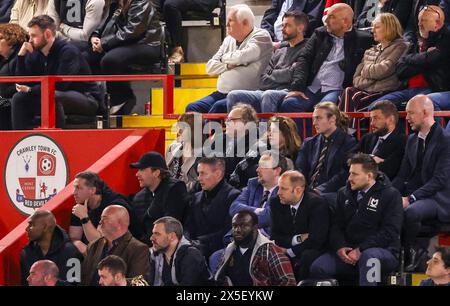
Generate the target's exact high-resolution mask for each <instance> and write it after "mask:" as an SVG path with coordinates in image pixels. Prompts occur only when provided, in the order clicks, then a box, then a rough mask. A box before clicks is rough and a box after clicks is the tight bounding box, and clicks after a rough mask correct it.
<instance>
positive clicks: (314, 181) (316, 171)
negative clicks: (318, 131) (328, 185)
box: [311, 137, 330, 188]
mask: <svg viewBox="0 0 450 306" xmlns="http://www.w3.org/2000/svg"><path fill="white" fill-rule="evenodd" d="M329 146H330V139H329V138H327V137H325V140H324V142H323V146H322V150H321V151H320V156H319V161H318V162H317V165H316V168H315V169H314V173H313V175H312V176H311V186H313V188H315V187H316V186H317V185H318V177H319V174H320V171H322V168H323V165H324V164H325V158H326V157H327V152H328V148H329Z"/></svg>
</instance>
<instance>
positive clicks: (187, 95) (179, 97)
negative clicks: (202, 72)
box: [151, 87, 216, 115]
mask: <svg viewBox="0 0 450 306" xmlns="http://www.w3.org/2000/svg"><path fill="white" fill-rule="evenodd" d="M215 90H216V87H199V88H175V89H174V94H173V96H174V112H175V113H176V114H182V113H184V112H185V109H186V106H187V105H188V104H189V103H191V102H194V101H196V100H198V99H200V98H203V97H205V96H207V95H209V94H211V93H212V92H214V91H215ZM151 97H152V115H162V114H163V100H164V99H163V90H162V88H152V89H151Z"/></svg>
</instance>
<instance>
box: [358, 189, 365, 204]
mask: <svg viewBox="0 0 450 306" xmlns="http://www.w3.org/2000/svg"><path fill="white" fill-rule="evenodd" d="M365 194H366V193H365V192H364V191H358V195H357V196H356V201H358V202H359V201H361V200H362V198H364V195H365Z"/></svg>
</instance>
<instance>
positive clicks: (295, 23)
mask: <svg viewBox="0 0 450 306" xmlns="http://www.w3.org/2000/svg"><path fill="white" fill-rule="evenodd" d="M307 28H308V17H307V16H306V14H305V13H303V12H299V11H289V12H286V13H285V14H284V16H283V30H282V35H283V39H284V41H285V42H286V43H287V44H288V45H287V46H286V47H283V48H281V49H278V50H276V51H275V52H274V54H273V55H272V58H271V59H270V62H269V65H268V66H267V68H266V69H265V71H264V73H263V74H262V75H261V78H260V86H259V90H254V91H252V90H232V91H231V92H230V93H229V94H228V96H227V100H226V104H227V110H228V111H230V110H231V109H232V108H233V106H234V105H236V104H237V103H246V104H250V105H251V106H252V107H253V108H254V109H255V110H256V111H257V112H263V113H271V112H276V111H277V106H278V105H277V104H278V101H279V100H280V99H279V97H280V96H281V97H283V96H285V95H286V88H288V87H289V84H290V83H291V82H292V77H293V70H294V67H295V65H297V60H298V57H299V54H300V52H301V51H302V49H303V47H304V46H305V45H306V41H307V40H306V39H305V37H304V34H305V31H306V29H307ZM217 103H221V102H217Z"/></svg>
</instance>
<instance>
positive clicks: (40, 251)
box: [20, 210, 83, 286]
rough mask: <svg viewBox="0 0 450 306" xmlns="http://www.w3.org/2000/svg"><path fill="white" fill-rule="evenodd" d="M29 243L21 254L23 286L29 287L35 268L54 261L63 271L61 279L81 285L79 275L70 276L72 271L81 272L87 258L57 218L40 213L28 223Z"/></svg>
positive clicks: (60, 270) (36, 213) (42, 211)
mask: <svg viewBox="0 0 450 306" xmlns="http://www.w3.org/2000/svg"><path fill="white" fill-rule="evenodd" d="M26 231H27V234H28V239H29V243H28V244H27V245H26V246H25V247H24V248H23V250H22V252H21V253H20V268H21V275H22V285H24V286H25V285H27V278H28V275H29V271H30V269H31V266H32V265H33V264H34V263H35V262H37V261H39V260H43V259H48V260H51V261H53V262H54V263H55V264H56V265H57V267H58V269H59V278H60V279H61V280H64V281H65V280H67V281H69V282H77V283H78V282H80V279H79V275H78V279H76V277H77V275H76V273H73V275H72V274H70V273H68V272H69V270H70V269H71V268H75V269H76V268H77V267H78V268H80V267H81V265H80V264H81V261H82V260H83V255H82V254H81V253H80V252H79V251H78V249H77V248H76V247H75V245H73V243H72V242H71V241H70V239H69V237H68V235H67V234H66V232H65V231H64V230H63V229H62V228H61V227H59V226H58V225H57V224H56V219H55V216H54V215H53V214H52V213H51V212H50V211H48V210H38V211H36V212H35V213H34V214H33V215H32V216H31V217H30V219H29V220H28V226H27V229H26Z"/></svg>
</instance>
